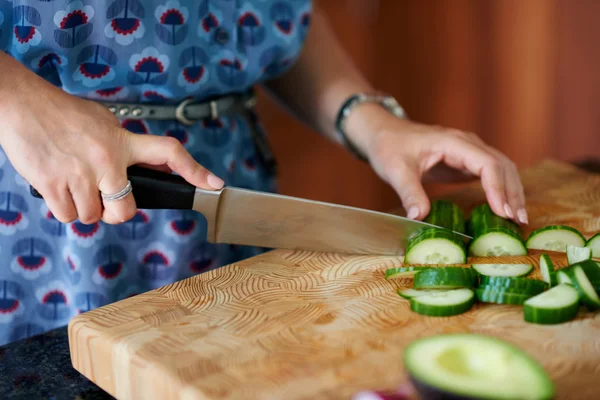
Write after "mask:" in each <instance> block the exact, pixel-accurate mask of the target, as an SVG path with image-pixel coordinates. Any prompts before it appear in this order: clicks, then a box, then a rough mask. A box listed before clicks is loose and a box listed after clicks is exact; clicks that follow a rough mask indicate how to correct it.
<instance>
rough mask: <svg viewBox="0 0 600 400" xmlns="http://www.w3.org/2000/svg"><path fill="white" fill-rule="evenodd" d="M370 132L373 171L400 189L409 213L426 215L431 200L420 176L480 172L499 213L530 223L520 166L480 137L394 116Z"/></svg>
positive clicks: (450, 177) (445, 178)
mask: <svg viewBox="0 0 600 400" xmlns="http://www.w3.org/2000/svg"><path fill="white" fill-rule="evenodd" d="M381 118H384V119H386V118H388V119H386V121H383V122H382V123H380V124H379V125H380V126H383V127H385V129H381V130H379V131H377V130H375V134H374V135H373V136H372V137H371V140H370V142H369V145H368V146H367V149H366V152H367V155H368V158H369V160H370V162H371V164H372V166H373V168H374V169H375V171H376V172H377V173H378V174H379V175H380V176H381V177H382V178H383V179H384V180H385V181H386V182H388V183H389V184H390V185H391V186H392V187H393V188H394V189H395V190H396V192H397V193H398V194H399V196H400V198H401V200H402V205H403V206H404V208H405V210H407V216H408V217H409V218H413V219H419V220H422V219H423V218H424V217H425V216H426V215H427V214H428V213H429V209H430V202H429V200H428V198H427V195H426V194H425V190H424V189H423V186H422V185H421V181H422V180H423V181H439V182H458V181H464V180H466V179H472V178H473V177H480V178H481V183H482V186H483V189H484V190H485V193H486V197H487V202H488V203H489V205H490V207H491V209H492V210H493V211H494V213H496V214H497V215H499V216H501V217H504V218H508V219H511V220H513V221H515V222H517V223H522V224H527V223H528V216H527V212H526V210H525V195H524V191H523V186H522V184H521V180H520V178H519V175H518V173H517V168H516V167H515V165H514V163H513V162H512V161H510V160H509V159H508V158H507V157H506V156H505V155H504V154H502V153H501V152H499V151H498V150H496V149H494V148H492V147H490V146H488V145H486V144H485V143H484V142H483V141H482V140H481V139H480V138H479V137H478V136H476V135H474V134H472V133H467V132H463V131H460V130H455V129H446V128H442V127H435V126H429V125H422V124H418V123H414V122H412V121H410V120H401V119H398V118H395V117H393V116H388V117H386V116H384V115H383V116H382V117H381Z"/></svg>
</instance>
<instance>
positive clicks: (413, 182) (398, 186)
mask: <svg viewBox="0 0 600 400" xmlns="http://www.w3.org/2000/svg"><path fill="white" fill-rule="evenodd" d="M389 180H390V185H392V187H393V188H394V190H395V191H396V193H398V195H399V196H400V200H401V201H402V206H403V207H404V209H405V210H406V216H407V218H410V219H417V220H422V219H423V218H425V216H427V214H428V213H429V208H430V202H429V198H428V197H427V194H426V193H425V189H423V185H422V184H421V176H420V175H419V173H418V170H417V168H410V167H409V166H395V168H394V170H393V172H392V173H391V174H390V176H389Z"/></svg>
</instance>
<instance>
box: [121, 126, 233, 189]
mask: <svg viewBox="0 0 600 400" xmlns="http://www.w3.org/2000/svg"><path fill="white" fill-rule="evenodd" d="M134 164H147V165H152V166H157V167H159V168H164V166H166V167H167V168H168V169H170V170H171V171H173V172H176V173H177V174H179V175H180V176H181V177H182V178H183V179H185V180H186V181H188V182H189V183H191V184H192V185H194V186H196V187H199V188H201V189H207V190H214V189H221V188H222V187H223V180H222V179H220V178H219V177H217V176H216V175H214V174H213V173H211V172H210V171H208V170H207V169H206V168H204V167H203V166H201V165H200V164H198V163H197V162H196V160H194V158H193V157H192V156H191V155H190V153H188V151H187V150H186V149H185V148H184V147H183V146H182V145H181V143H180V142H179V141H178V140H177V139H175V138H172V137H167V136H153V135H133V137H132V138H131V160H130V165H134ZM160 166H163V167H160Z"/></svg>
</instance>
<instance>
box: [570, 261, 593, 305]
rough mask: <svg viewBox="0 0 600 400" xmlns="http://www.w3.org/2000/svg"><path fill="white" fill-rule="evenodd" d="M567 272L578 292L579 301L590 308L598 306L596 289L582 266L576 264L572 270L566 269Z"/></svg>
mask: <svg viewBox="0 0 600 400" xmlns="http://www.w3.org/2000/svg"><path fill="white" fill-rule="evenodd" d="M567 274H568V275H569V278H571V280H572V281H573V286H574V287H575V289H577V291H578V292H579V299H580V300H581V302H582V303H583V304H585V305H586V307H587V308H588V309H590V310H597V309H598V308H600V297H598V293H596V289H594V286H593V285H592V283H591V282H590V280H589V279H588V277H587V275H586V274H585V271H584V270H583V268H581V266H579V265H577V266H575V267H574V268H573V269H572V270H570V271H567Z"/></svg>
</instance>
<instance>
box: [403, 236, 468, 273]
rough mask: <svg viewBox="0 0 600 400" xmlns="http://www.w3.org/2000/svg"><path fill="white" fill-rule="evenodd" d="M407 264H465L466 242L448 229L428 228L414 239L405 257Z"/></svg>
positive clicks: (409, 244)
mask: <svg viewBox="0 0 600 400" xmlns="http://www.w3.org/2000/svg"><path fill="white" fill-rule="evenodd" d="M404 262H405V263H406V264H464V263H466V262H467V252H466V248H465V242H464V241H463V239H462V238H460V237H459V236H458V235H456V234H454V233H453V232H451V231H449V230H446V229H438V228H428V229H425V230H424V231H422V232H421V233H419V234H418V235H417V236H415V237H414V238H412V239H411V240H410V242H409V243H408V248H407V249H406V256H405V257H404Z"/></svg>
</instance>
